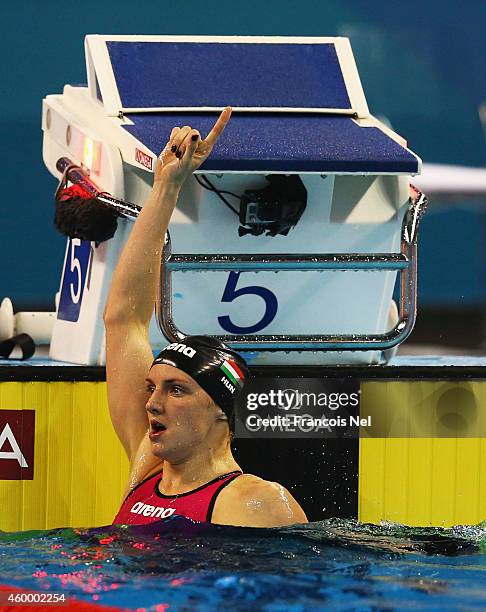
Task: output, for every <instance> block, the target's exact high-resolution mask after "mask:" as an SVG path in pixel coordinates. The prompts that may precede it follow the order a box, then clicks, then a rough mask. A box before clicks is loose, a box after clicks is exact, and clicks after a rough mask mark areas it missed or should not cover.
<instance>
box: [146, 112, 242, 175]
mask: <svg viewBox="0 0 486 612" xmlns="http://www.w3.org/2000/svg"><path fill="white" fill-rule="evenodd" d="M231 110H232V109H231V106H227V107H226V108H225V109H224V111H223V112H222V113H221V115H220V116H219V117H218V120H217V121H216V123H215V124H214V126H213V129H212V130H211V131H210V132H209V134H208V135H207V137H206V139H205V140H201V135H200V134H199V132H198V131H197V130H194V129H192V128H191V127H190V126H188V125H185V126H184V127H182V128H179V127H175V128H174V129H173V130H172V132H171V134H170V138H169V142H168V143H167V144H166V145H165V148H164V150H163V151H162V153H161V154H160V156H159V158H158V159H157V163H156V166H155V179H154V184H156V183H171V184H174V185H176V186H178V187H180V186H181V185H182V183H184V181H185V180H186V178H187V177H188V176H189V175H190V174H192V173H193V172H194V170H197V168H199V166H200V165H201V164H202V163H203V162H204V161H205V160H206V159H207V158H208V157H209V154H210V153H211V151H212V150H213V147H214V145H215V143H216V141H217V140H218V138H219V137H220V136H221V134H222V133H223V130H224V128H225V127H226V124H227V123H228V121H229V118H230V117H231Z"/></svg>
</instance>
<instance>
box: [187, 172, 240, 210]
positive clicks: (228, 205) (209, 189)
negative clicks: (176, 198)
mask: <svg viewBox="0 0 486 612" xmlns="http://www.w3.org/2000/svg"><path fill="white" fill-rule="evenodd" d="M194 176H195V178H196V181H197V182H198V183H199V184H200V185H201V187H204V189H207V190H208V191H214V192H215V193H216V194H217V195H218V196H219V198H220V199H221V200H222V201H223V202H224V203H225V204H226V206H227V207H228V208H230V209H231V210H232V211H233V212H234V213H235V215H238V217H239V216H240V213H239V212H238V211H237V210H236V208H234V207H233V206H232V205H231V204H230V203H229V202H228V200H227V199H226V198H225V197H223V196H222V195H221V194H222V193H227V194H229V195H232V196H233V197H235V198H238V199H240V198H241V196H239V195H237V194H236V193H232V192H231V191H220V190H219V189H216V187H215V186H214V185H213V184H212V183H211V181H210V180H209V179H208V177H207V176H205V175H204V174H201V177H202V178H203V179H204V180H205V181H206V182H207V183H208V184H209V187H208V186H207V185H205V184H204V183H203V182H202V181H201V180H200V179H199V177H198V175H197V174H195V175H194Z"/></svg>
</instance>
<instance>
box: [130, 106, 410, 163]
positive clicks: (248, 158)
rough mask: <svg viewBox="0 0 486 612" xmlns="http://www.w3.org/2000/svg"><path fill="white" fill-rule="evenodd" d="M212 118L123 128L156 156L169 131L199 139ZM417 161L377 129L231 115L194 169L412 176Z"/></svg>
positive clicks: (323, 119)
mask: <svg viewBox="0 0 486 612" xmlns="http://www.w3.org/2000/svg"><path fill="white" fill-rule="evenodd" d="M217 116H218V113H150V114H130V115H127V118H128V119H130V120H131V121H133V125H125V126H123V127H124V129H125V130H127V131H128V132H130V134H132V135H133V136H134V137H135V138H136V139H137V140H138V141H140V142H142V143H143V144H144V145H145V146H146V147H147V148H148V149H150V150H151V151H152V152H153V153H154V156H157V155H158V154H159V153H160V151H162V149H163V148H164V147H165V145H166V143H167V140H168V138H169V136H170V132H171V130H172V128H173V127H174V126H179V127H182V126H183V125H190V126H191V127H193V128H195V129H197V130H199V132H200V134H201V137H202V138H205V137H206V135H207V134H208V132H209V131H210V130H211V128H212V126H213V125H214V122H215V120H216V118H217ZM418 163H419V162H418V158H417V157H416V156H415V155H414V154H413V153H411V152H410V151H409V150H408V149H406V148H405V147H402V146H401V145H400V144H399V143H397V142H396V141H395V140H393V139H392V138H390V136H388V135H387V134H385V132H383V131H382V130H380V129H379V128H377V127H360V126H359V125H358V124H357V123H356V122H355V121H354V120H353V119H352V118H351V117H345V116H329V115H322V114H313V115H300V114H290V113H279V114H271V113H258V115H254V114H248V113H240V114H239V113H233V115H232V117H231V119H230V121H229V123H228V125H227V126H226V129H225V131H224V132H223V134H222V135H221V137H220V139H219V140H218V142H217V143H216V146H215V147H214V150H213V152H212V153H211V155H210V156H209V158H208V159H207V160H206V161H205V162H204V164H203V165H202V166H201V168H200V169H199V171H200V172H204V171H209V170H221V171H234V172H251V171H254V172H258V171H260V172H267V171H268V172H274V171H277V172H278V171H280V172H322V173H348V172H350V173H358V174H359V173H370V174H384V173H393V174H416V173H417V172H418Z"/></svg>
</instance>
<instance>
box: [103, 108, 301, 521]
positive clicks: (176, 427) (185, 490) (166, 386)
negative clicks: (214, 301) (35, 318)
mask: <svg viewBox="0 0 486 612" xmlns="http://www.w3.org/2000/svg"><path fill="white" fill-rule="evenodd" d="M230 116H231V107H226V108H225V110H224V111H223V112H222V113H221V115H220V116H219V118H218V120H217V121H216V123H215V125H214V127H213V128H212V130H211V131H210V133H209V134H208V136H207V137H206V139H204V140H202V139H201V136H200V134H199V132H198V131H197V130H195V129H192V128H191V127H190V126H187V125H186V126H184V127H181V128H179V127H175V128H174V129H173V130H172V132H171V134H170V138H169V141H168V142H167V144H166V146H165V148H164V150H163V151H162V153H161V154H160V157H159V159H158V160H157V164H156V168H155V176H154V183H153V188H152V190H151V193H150V195H149V197H148V198H147V201H146V202H145V204H144V206H143V209H142V211H141V213H140V215H139V217H138V219H137V221H136V222H135V224H134V226H133V229H132V231H131V234H130V236H129V238H128V241H127V243H126V245H125V248H124V250H123V252H122V254H121V256H120V260H119V262H118V265H117V267H116V270H115V272H114V275H113V280H112V283H111V287H110V292H109V295H108V300H107V304H106V308H105V312H104V322H105V330H106V376H107V388H108V403H109V408H110V415H111V419H112V422H113V426H114V428H115V431H116V433H117V435H118V437H119V438H120V441H121V442H122V444H123V446H124V448H125V451H126V453H127V455H128V458H129V461H130V475H129V479H128V485H127V488H126V491H125V499H124V501H123V503H122V506H121V508H120V510H119V512H118V514H117V516H116V517H115V520H114V524H146V523H151V522H155V521H158V520H161V519H163V518H166V517H169V516H172V515H173V514H175V515H182V516H186V517H187V518H190V519H193V520H196V521H208V522H212V523H218V524H223V525H237V526H247V527H278V526H282V525H292V524H295V523H306V522H307V518H306V516H305V514H304V511H303V510H302V508H301V507H300V506H299V504H298V503H297V501H296V500H295V499H294V498H293V497H292V495H291V494H290V493H289V492H288V491H287V490H286V489H285V488H284V487H283V486H282V485H280V484H278V483H275V482H269V481H266V480H263V479H261V478H259V477H258V476H254V475H252V474H246V473H243V472H242V470H241V468H240V466H239V465H238V464H237V462H236V461H235V459H234V457H233V455H232V452H231V446H230V444H231V439H232V435H233V434H232V429H233V426H234V420H233V400H234V397H235V395H236V394H237V393H238V392H239V391H240V390H241V388H242V386H243V385H244V383H245V379H246V378H247V376H248V369H247V367H246V363H245V361H244V359H243V358H242V357H241V356H240V355H238V354H237V353H235V352H234V351H232V350H231V349H230V348H229V347H227V346H226V345H225V344H223V343H221V342H219V341H217V340H215V339H213V338H210V337H208V336H187V337H186V338H184V340H181V341H180V342H178V343H172V344H170V345H169V346H167V347H166V348H165V349H164V350H162V351H161V352H160V353H159V355H157V357H156V358H155V359H154V358H153V355H152V350H151V346H150V343H149V324H150V320H151V318H152V314H153V310H154V304H155V301H156V292H157V290H158V287H159V286H160V259H161V255H162V250H163V241H164V236H165V233H166V231H167V228H168V225H169V222H170V218H171V215H172V213H173V211H174V208H175V206H176V203H177V199H178V196H179V193H180V190H181V187H182V185H183V183H184V181H185V180H186V179H187V178H188V177H189V176H190V175H191V174H192V173H193V172H194V170H196V169H197V168H198V167H199V166H200V165H201V164H202V163H203V162H204V161H205V160H206V159H207V158H208V156H209V155H210V153H211V150H212V149H213V147H214V144H215V143H216V141H217V140H218V138H219V136H220V135H221V133H222V132H223V130H224V128H225V126H226V125H227V123H228V121H229V119H230Z"/></svg>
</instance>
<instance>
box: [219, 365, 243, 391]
mask: <svg viewBox="0 0 486 612" xmlns="http://www.w3.org/2000/svg"><path fill="white" fill-rule="evenodd" d="M219 367H220V369H221V370H222V371H223V372H224V374H225V375H226V376H227V377H228V378H229V379H230V380H231V382H232V383H233V384H234V385H236V386H237V387H238V389H241V388H242V387H243V385H244V384H245V375H244V374H243V372H242V371H241V370H240V368H239V367H238V366H237V365H236V363H235V362H234V361H233V360H232V359H226V361H224V362H223V363H222V364H221V365H220V366H219Z"/></svg>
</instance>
